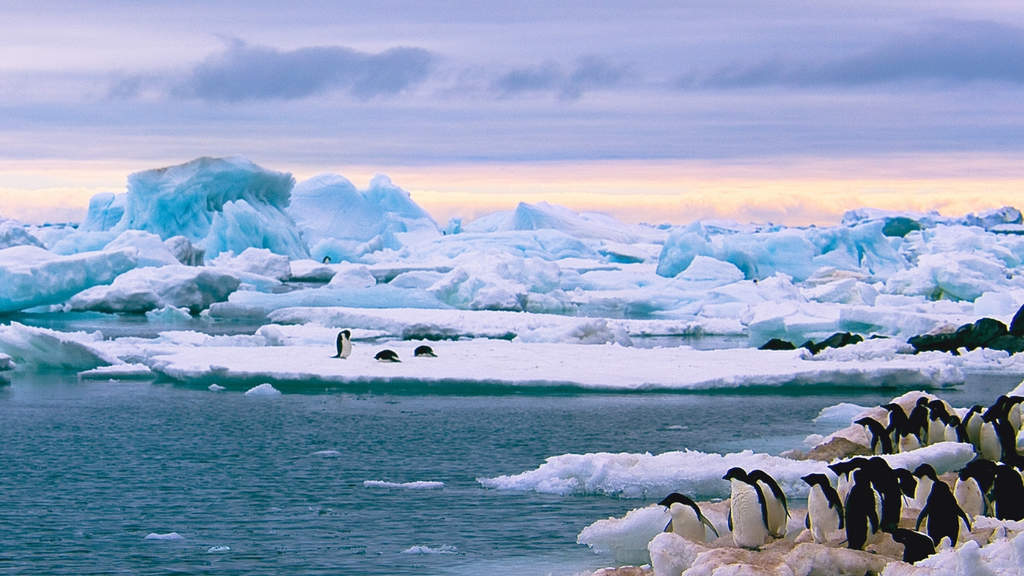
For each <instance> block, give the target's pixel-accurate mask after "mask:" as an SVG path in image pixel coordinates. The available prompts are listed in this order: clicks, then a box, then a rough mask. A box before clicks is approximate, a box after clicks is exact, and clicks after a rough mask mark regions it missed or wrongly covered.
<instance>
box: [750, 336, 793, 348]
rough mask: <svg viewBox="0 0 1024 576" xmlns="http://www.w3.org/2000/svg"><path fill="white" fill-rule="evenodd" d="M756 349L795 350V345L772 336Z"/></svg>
mask: <svg viewBox="0 0 1024 576" xmlns="http://www.w3.org/2000/svg"><path fill="white" fill-rule="evenodd" d="M758 350H796V346H795V345H794V344H793V343H792V342H789V341H787V340H782V339H780V338H772V339H771V340H769V341H767V342H765V343H764V344H762V345H761V347H760V348H758Z"/></svg>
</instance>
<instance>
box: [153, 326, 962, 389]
mask: <svg viewBox="0 0 1024 576" xmlns="http://www.w3.org/2000/svg"><path fill="white" fill-rule="evenodd" d="M419 343H420V342H417V341H408V340H406V341H394V342H389V341H383V342H378V343H376V344H374V345H373V346H372V347H370V346H366V345H359V344H357V345H355V346H354V347H353V354H352V356H351V357H349V358H347V359H345V360H344V361H339V360H337V359H335V358H331V355H332V354H333V353H334V341H333V338H329V339H325V341H324V342H323V343H322V344H320V345H317V346H308V345H288V346H273V347H253V346H223V345H220V346H218V345H207V346H203V347H202V348H191V347H188V348H185V347H182V348H178V349H175V350H173V351H169V352H167V353H164V354H158V355H155V356H153V357H152V358H151V359H150V360H149V362H150V363H149V365H150V368H151V369H152V370H154V371H155V372H158V373H159V374H161V375H163V376H166V377H168V378H172V379H176V380H217V381H218V382H220V383H222V384H223V383H226V382H229V381H236V382H250V381H252V380H253V379H261V380H265V381H274V382H288V383H293V384H294V383H317V384H322V383H334V384H341V385H344V384H362V385H366V384H372V383H380V384H381V385H385V386H386V385H387V383H389V382H410V383H417V384H419V385H440V386H443V385H460V386H461V385H466V384H472V385H475V386H477V387H481V388H487V387H517V386H518V387H523V386H526V387H565V386H569V387H574V388H583V389H601V390H653V389H665V390H673V389H674V390H678V389H688V390H700V389H718V388H739V387H749V386H762V387H763V386H770V387H781V386H819V385H832V386H852V387H863V386H890V387H891V386H903V387H915V388H916V387H922V386H924V387H928V386H942V385H949V384H955V383H958V382H961V381H962V378H963V376H962V373H961V371H960V370H959V369H958V368H956V367H952V366H950V364H949V363H950V362H952V360H950V357H949V355H941V354H938V353H934V354H927V355H917V356H907V357H904V358H895V359H889V360H880V361H876V362H873V363H871V364H864V363H861V362H841V361H828V360H807V359H805V358H804V357H803V355H802V353H801V351H791V352H769V351H761V350H754V349H733V350H695V349H692V348H688V347H674V348H656V349H641V348H635V347H624V346H619V345H615V344H604V345H593V346H580V345H578V344H571V343H565V342H558V343H529V342H510V341H505V340H483V339H474V340H467V341H464V342H463V341H459V342H458V343H456V344H451V345H448V344H444V345H442V344H435V345H434V350H435V351H436V352H437V354H438V356H439V357H438V358H430V359H423V358H415V359H414V358H412V350H413V348H415V347H416V345H417V344H419ZM382 348H391V349H393V350H395V351H396V352H397V353H398V355H399V357H400V358H402V359H404V360H406V361H405V362H402V363H399V364H382V363H380V362H377V361H376V360H374V359H373V355H374V354H375V353H376V351H377V350H380V349H382ZM804 352H805V351H804ZM210 358H216V369H214V368H213V367H212V366H211V363H210ZM426 362H429V364H424V363H426Z"/></svg>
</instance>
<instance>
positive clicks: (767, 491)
mask: <svg viewBox="0 0 1024 576" xmlns="http://www.w3.org/2000/svg"><path fill="white" fill-rule="evenodd" d="M747 478H748V479H750V480H751V481H753V482H757V484H758V486H759V487H760V488H761V493H762V494H763V495H764V499H765V507H766V508H767V510H768V519H767V521H768V533H769V534H771V535H772V537H773V538H782V537H783V536H785V535H786V526H787V524H788V518H789V505H788V504H787V503H786V494H785V493H784V492H783V491H782V488H781V487H779V483H778V482H776V481H775V478H772V477H771V476H769V475H768V473H767V472H765V471H764V470H751V471H750V472H749V473H748V474H747Z"/></svg>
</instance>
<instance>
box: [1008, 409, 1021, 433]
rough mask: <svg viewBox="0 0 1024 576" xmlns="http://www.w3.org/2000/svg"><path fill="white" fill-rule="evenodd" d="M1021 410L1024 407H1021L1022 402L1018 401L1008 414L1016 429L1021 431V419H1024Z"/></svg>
mask: <svg viewBox="0 0 1024 576" xmlns="http://www.w3.org/2000/svg"><path fill="white" fill-rule="evenodd" d="M1021 410H1024V408H1021V405H1020V403H1017V404H1014V405H1013V408H1010V413H1009V414H1007V417H1008V419H1009V420H1010V425H1012V426H1013V429H1014V431H1020V428H1021V421H1022V420H1024V414H1022V413H1021Z"/></svg>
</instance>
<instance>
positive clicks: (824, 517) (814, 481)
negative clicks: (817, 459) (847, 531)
mask: <svg viewBox="0 0 1024 576" xmlns="http://www.w3.org/2000/svg"><path fill="white" fill-rule="evenodd" d="M801 480H803V481H804V482H806V483H807V484H808V485H809V486H810V487H811V491H810V493H809V494H808V495H807V519H806V520H804V525H805V526H807V529H808V530H810V531H811V536H812V537H813V538H814V541H815V542H817V543H819V544H820V543H822V542H827V541H828V535H829V534H831V533H832V532H834V531H836V530H841V529H842V528H843V503H842V502H840V500H839V493H838V492H836V489H835V488H833V487H832V484H830V483H829V481H828V476H825V475H824V474H808V475H807V476H804V477H802V478H801Z"/></svg>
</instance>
